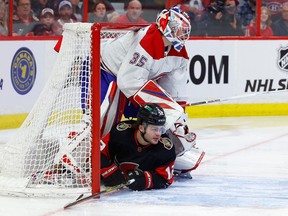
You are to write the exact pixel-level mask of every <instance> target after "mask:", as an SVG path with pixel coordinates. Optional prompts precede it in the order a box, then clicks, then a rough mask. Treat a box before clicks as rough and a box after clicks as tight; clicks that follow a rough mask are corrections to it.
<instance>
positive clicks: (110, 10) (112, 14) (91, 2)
mask: <svg viewBox="0 0 288 216" xmlns="http://www.w3.org/2000/svg"><path fill="white" fill-rule="evenodd" d="M98 1H99V0H88V12H91V13H93V8H94V6H95V4H96V3H97V2H98ZM101 2H102V3H103V4H104V5H105V7H106V13H107V18H108V22H115V20H116V19H117V18H118V17H119V16H120V14H119V13H118V12H117V11H116V10H115V8H114V7H113V5H112V4H111V3H110V2H109V1H107V0H101Z"/></svg>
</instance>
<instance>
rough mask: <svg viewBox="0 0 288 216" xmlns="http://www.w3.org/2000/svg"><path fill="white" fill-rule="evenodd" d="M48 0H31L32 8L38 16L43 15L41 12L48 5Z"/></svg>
mask: <svg viewBox="0 0 288 216" xmlns="http://www.w3.org/2000/svg"><path fill="white" fill-rule="evenodd" d="M47 3H48V0H31V8H32V11H33V13H34V15H35V16H36V17H38V18H40V16H41V12H42V10H43V9H44V8H46V7H47Z"/></svg>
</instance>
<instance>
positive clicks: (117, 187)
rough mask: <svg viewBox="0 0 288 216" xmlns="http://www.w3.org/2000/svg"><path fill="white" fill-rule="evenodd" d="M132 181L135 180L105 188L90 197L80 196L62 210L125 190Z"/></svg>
mask: <svg viewBox="0 0 288 216" xmlns="http://www.w3.org/2000/svg"><path fill="white" fill-rule="evenodd" d="M134 181H135V179H130V180H128V181H127V182H125V183H122V184H119V185H115V186H112V187H107V188H105V189H104V190H102V191H100V192H99V193H95V194H92V195H90V196H87V197H83V196H84V194H81V195H80V196H79V197H78V198H77V199H76V200H75V201H73V202H71V203H68V204H66V205H65V206H64V209H67V208H70V207H72V206H75V205H77V204H80V203H82V202H84V201H87V200H90V199H93V198H97V197H100V196H101V195H102V196H103V195H108V194H110V193H113V192H116V191H117V190H120V189H122V188H125V187H126V186H128V185H130V184H132V183H133V182H134Z"/></svg>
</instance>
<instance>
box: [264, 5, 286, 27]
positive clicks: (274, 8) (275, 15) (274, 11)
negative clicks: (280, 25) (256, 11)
mask: <svg viewBox="0 0 288 216" xmlns="http://www.w3.org/2000/svg"><path fill="white" fill-rule="evenodd" d="M286 2H288V0H262V5H263V6H266V7H267V8H268V9H269V11H270V14H271V21H272V22H274V21H276V20H278V19H280V18H281V9H282V4H284V3H286Z"/></svg>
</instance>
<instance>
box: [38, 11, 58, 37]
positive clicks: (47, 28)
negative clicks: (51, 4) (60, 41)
mask: <svg viewBox="0 0 288 216" xmlns="http://www.w3.org/2000/svg"><path fill="white" fill-rule="evenodd" d="M40 22H41V23H40V24H38V25H36V26H35V27H34V28H33V34H34V35H35V36H52V35H55V34H54V32H53V30H52V25H53V23H54V22H55V19H54V11H53V10H52V9H51V8H44V9H43V10H42V12H41V15H40Z"/></svg>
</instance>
